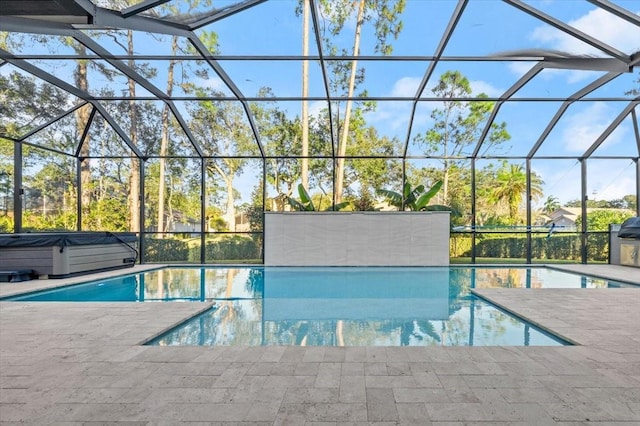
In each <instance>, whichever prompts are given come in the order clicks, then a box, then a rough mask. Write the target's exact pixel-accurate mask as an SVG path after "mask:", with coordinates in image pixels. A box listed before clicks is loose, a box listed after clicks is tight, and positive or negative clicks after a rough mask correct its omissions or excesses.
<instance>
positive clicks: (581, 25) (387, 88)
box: [0, 0, 640, 202]
mask: <svg viewBox="0 0 640 426" xmlns="http://www.w3.org/2000/svg"><path fill="white" fill-rule="evenodd" d="M98 3H99V4H100V2H98ZM107 3H108V2H107V1H106V0H104V1H102V3H101V4H102V5H104V4H107ZM229 3H231V2H227V1H223V2H215V1H214V4H222V5H226V4H229ZM456 3H457V2H455V1H451V0H408V2H407V7H406V10H405V12H404V14H403V15H402V18H401V19H402V22H403V29H402V31H401V32H400V33H399V36H398V38H397V39H396V40H393V41H392V44H393V55H405V56H432V55H434V52H435V51H436V48H437V46H438V43H439V42H440V37H441V35H442V32H443V30H444V28H445V27H446V25H447V23H448V21H449V18H450V16H451V14H452V12H453V10H454V8H455V6H456ZM527 3H528V4H530V5H531V6H533V7H535V8H537V9H539V10H541V11H543V12H544V13H547V14H549V15H551V16H553V17H554V18H557V19H559V20H562V21H565V22H567V23H568V24H569V25H571V26H573V27H575V28H576V29H578V30H580V31H582V32H584V33H586V34H587V35H589V36H592V37H595V38H597V39H600V40H602V41H603V42H604V43H606V44H608V45H610V46H612V47H613V48H615V49H617V50H619V51H622V52H624V53H625V54H631V53H633V52H636V51H640V28H639V27H637V26H634V25H632V24H630V23H628V22H626V21H624V20H621V19H619V18H617V17H615V16H614V15H612V14H609V13H608V12H606V11H603V10H601V9H598V8H597V7H596V6H594V5H592V4H590V3H588V2H586V1H578V0H539V1H529V2H527ZM615 3H616V4H618V5H621V6H623V7H625V8H627V9H629V10H632V11H633V12H634V13H636V14H640V0H619V1H616V2H615ZM172 4H180V5H182V4H184V3H181V2H172ZM296 4H297V2H296V1H295V0H271V1H268V2H266V3H262V4H260V5H257V6H255V7H253V8H251V9H248V10H246V11H243V12H241V13H238V14H235V15H232V16H230V17H228V18H226V19H223V20H221V21H217V22H216V23H214V24H211V25H209V26H207V27H205V28H203V29H202V30H198V31H197V32H196V33H197V34H202V33H203V32H204V31H215V32H216V33H217V34H218V40H219V46H220V53H221V54H222V55H285V56H286V55H300V54H301V34H302V23H301V18H300V17H297V16H295V15H294V14H293V13H292V10H293V9H294V8H295V5H296ZM151 12H153V11H151ZM354 28H355V19H354V15H352V16H351V17H350V19H348V20H347V22H346V24H345V29H344V30H343V32H342V33H341V34H340V35H338V36H337V37H336V38H335V39H334V42H335V43H336V44H337V45H338V46H339V47H340V48H344V49H346V50H347V51H350V50H351V45H352V41H353V30H354ZM137 37H139V42H137V43H136V50H137V52H138V53H143V54H144V53H147V54H169V53H170V50H169V46H168V44H167V43H163V42H159V41H158V40H157V39H153V38H150V37H148V36H143V35H137ZM373 40H375V38H374V37H373V34H372V30H371V27H370V26H369V27H365V29H364V31H363V34H362V45H361V51H360V53H361V54H362V55H376V56H377V55H379V53H377V52H376V50H375V43H374V41H373ZM100 41H101V43H102V44H103V46H104V47H105V48H107V49H109V50H111V51H112V52H115V53H121V52H122V51H121V49H120V48H119V47H117V46H115V45H113V44H112V43H111V44H110V43H109V40H108V39H106V38H101V39H100ZM65 49H66V48H65V47H64V46H58V50H57V53H64V52H65ZM539 49H544V50H553V51H561V52H569V53H572V54H582V55H589V56H603V55H604V54H603V53H602V52H600V51H598V50H596V49H595V48H593V47H592V46H589V45H587V44H586V43H584V42H582V41H580V40H577V39H575V38H573V37H571V36H568V35H566V34H564V33H562V32H560V31H558V30H556V29H555V28H553V27H551V26H550V25H547V24H544V23H542V22H541V21H538V20H536V19H534V18H533V17H531V16H529V15H527V14H526V13H524V12H522V11H520V10H518V9H516V8H515V7H512V6H510V5H509V4H507V3H504V2H500V1H492V0H491V1H490V0H472V1H470V2H469V4H468V6H467V7H466V9H465V11H464V14H463V16H462V18H461V19H460V21H459V22H458V24H457V27H456V31H455V33H454V34H453V36H452V37H451V39H450V40H449V42H448V44H447V46H446V48H445V50H444V52H443V55H444V56H446V57H455V56H479V55H496V56H500V55H503V54H505V53H513V52H525V53H530V52H532V51H534V50H539ZM317 52H318V50H317V47H316V45H315V40H312V42H311V46H310V54H311V55H316V54H317ZM17 53H20V52H17ZM325 53H326V52H325ZM220 64H221V66H222V67H223V68H224V70H225V71H226V72H227V73H228V75H229V76H230V77H231V78H232V79H233V80H234V82H235V83H236V84H237V86H238V88H239V89H240V91H241V92H242V93H243V94H245V95H247V96H255V95H256V93H257V91H258V89H259V88H261V87H263V86H268V87H271V89H272V90H273V93H274V94H275V95H276V96H300V93H301V72H300V69H301V62H300V61H285V60H283V61H278V62H276V63H268V62H265V61H250V60H248V61H244V60H243V61H224V60H222V61H220ZM156 65H158V67H159V68H162V66H161V65H162V63H161V62H158V63H157V64H156ZM359 65H361V66H363V67H364V68H365V70H366V71H365V82H364V83H363V85H362V86H361V89H366V90H367V91H368V93H369V95H370V96H380V97H395V96H409V97H413V96H415V95H416V90H417V88H418V86H419V84H420V82H421V81H422V79H423V76H424V73H425V70H426V67H427V65H428V62H427V61H424V60H412V61H403V62H394V63H382V62H374V61H363V60H361V61H359ZM533 65H534V63H533V62H526V61H520V62H508V61H495V62H488V63H481V62H471V61H466V62H462V61H448V62H442V63H440V64H439V65H438V66H437V67H436V68H435V70H434V73H433V76H432V78H431V79H430V81H429V82H428V84H427V87H426V89H425V90H424V91H423V93H422V97H429V96H432V92H431V89H432V88H433V86H434V85H435V83H436V81H437V78H438V77H439V76H440V75H441V74H442V73H444V72H446V71H448V70H459V71H461V72H462V73H463V74H464V75H465V76H466V77H467V78H468V79H469V81H470V83H471V87H472V89H473V93H474V94H477V93H480V92H482V93H485V94H487V95H488V96H490V97H491V96H495V97H498V96H501V95H502V94H504V93H505V91H506V90H508V89H509V88H510V87H511V86H512V85H513V84H514V83H515V82H516V81H517V80H518V79H519V78H520V77H521V76H522V75H523V74H524V73H526V72H527V71H528V70H529V69H530V68H531V67H532V66H533ZM56 67H58V68H57V69H56ZM310 67H311V70H310V76H311V83H310V95H311V96H324V95H325V89H324V86H323V84H322V73H321V69H320V68H319V66H318V65H317V64H316V63H314V62H312V63H311V64H310ZM2 68H7V67H2ZM2 68H0V72H6V71H5V70H3V69H2ZM48 68H49V70H50V72H52V73H55V72H56V71H57V72H62V71H61V70H62V69H64V65H62V66H61V65H53V64H49V65H48ZM603 74H604V72H601V71H600V72H594V71H573V70H559V69H545V70H544V71H542V72H541V73H539V74H538V75H537V76H536V77H534V78H533V80H531V81H530V82H529V83H528V84H527V85H526V86H525V87H524V88H522V89H521V90H520V91H518V92H517V93H516V94H515V96H514V98H518V97H522V98H525V97H542V98H545V97H562V96H568V95H571V94H573V93H575V92H577V91H578V90H580V89H582V88H583V87H584V86H585V85H586V84H588V83H590V82H591V81H593V80H595V79H596V78H598V77H600V76H602V75H603ZM638 79H639V74H638V72H637V71H636V72H635V73H625V74H623V75H621V76H620V77H618V78H617V79H616V80H614V81H613V82H612V83H611V84H609V85H607V87H606V88H603V89H599V90H596V91H595V92H594V93H592V94H590V95H589V96H588V97H591V98H597V97H624V92H625V91H627V90H629V89H630V88H632V87H638V85H639V84H638V83H637V82H636V81H637V80H638ZM123 81H124V80H123ZM152 81H153V82H154V83H155V84H156V85H157V86H158V87H159V88H163V87H164V84H165V83H163V81H164V76H163V75H162V73H160V74H159V75H158V76H156V77H155V78H154V79H153V80H152ZM201 82H202V83H206V84H207V85H208V86H210V87H215V88H219V89H223V90H225V92H226V93H230V91H229V90H228V89H225V88H224V86H223V83H222V82H221V81H220V80H219V79H216V78H211V79H210V80H208V81H204V80H202V81H201ZM103 84H110V85H112V86H114V90H116V92H117V91H118V90H121V89H124V88H125V87H126V86H125V85H124V84H122V83H120V85H119V86H118V85H117V84H116V83H113V82H111V83H108V82H103ZM144 93H145V91H144V90H143V89H141V88H140V89H139V90H138V94H144ZM626 98H627V99H626V100H625V101H623V102H603V101H591V102H576V103H574V104H572V105H571V106H570V107H569V108H568V110H567V112H566V113H565V115H564V116H563V120H562V121H561V122H560V123H559V124H558V125H557V126H556V127H555V128H554V129H553V130H552V131H551V133H550V134H549V137H548V138H547V140H546V141H545V142H544V143H543V144H542V146H541V147H540V149H539V151H538V153H537V155H539V156H554V157H556V156H559V157H576V156H580V155H581V154H582V153H584V151H585V150H586V149H587V148H588V147H589V146H590V145H591V144H592V143H593V141H594V140H595V139H597V137H598V136H599V135H600V134H601V133H602V132H603V131H604V130H605V129H606V128H607V126H608V125H609V124H610V123H611V121H612V120H613V118H615V117H616V116H617V115H618V114H619V112H620V111H622V109H624V108H625V107H626V106H627V104H628V99H630V98H629V97H628V96H627V97H626ZM560 105H561V104H560V103H559V102H524V101H522V102H514V103H508V104H505V105H503V106H502V108H501V109H500V112H499V114H498V115H497V117H496V121H497V122H502V121H504V122H506V123H507V129H508V131H509V133H510V134H511V137H512V139H511V141H510V143H511V148H510V150H509V152H508V155H513V156H525V155H526V154H527V153H528V152H529V150H530V149H531V147H532V146H533V145H534V144H535V143H536V141H537V140H538V138H539V136H540V133H541V132H542V130H543V129H544V128H545V127H546V125H547V123H548V122H549V120H550V119H551V118H552V117H553V115H554V114H555V113H556V111H557V109H558V108H559V107H560ZM325 106H326V104H325V103H323V102H319V101H314V102H311V103H310V109H311V113H312V114H314V113H317V112H318V111H319V110H320V109H321V108H323V107H325ZM439 106H440V104H439V103H436V102H419V103H418V105H417V108H416V116H415V120H414V123H413V126H412V130H411V133H410V134H409V136H408V120H409V114H410V112H411V108H412V102H411V101H393V102H392V101H380V102H378V103H377V108H376V110H375V111H373V112H371V113H368V114H367V115H366V119H367V122H368V123H372V124H374V125H375V127H376V129H377V130H378V132H379V133H380V134H382V135H385V136H389V137H396V138H398V139H400V140H402V141H404V140H405V139H407V137H408V138H409V141H410V143H409V154H410V155H411V154H414V155H420V154H421V150H420V147H419V146H417V145H415V144H413V143H412V140H413V138H414V137H415V135H416V134H418V133H424V132H425V131H426V130H428V129H429V127H430V126H431V125H432V123H433V121H432V119H431V118H430V113H431V111H432V110H433V109H434V108H437V107H439ZM282 108H284V109H286V110H288V111H289V112H290V114H292V115H297V114H299V110H300V102H286V103H284V102H283V103H282ZM489 154H491V152H490V153H489ZM596 155H603V156H607V157H611V156H627V157H628V156H637V155H638V148H637V145H636V143H635V140H634V139H633V127H632V123H631V119H630V118H627V119H626V120H624V121H623V123H622V125H621V126H620V127H619V129H618V130H616V131H615V132H614V133H613V134H612V135H611V136H610V137H609V138H607V140H606V141H605V142H604V143H603V144H602V146H601V147H600V148H599V149H598V150H597V151H596ZM514 161H515V162H517V163H520V164H523V163H524V160H514ZM532 167H533V170H534V171H535V172H536V173H537V174H539V175H540V176H541V177H542V179H543V180H544V182H545V183H544V190H545V197H546V196H547V195H553V196H555V197H557V198H558V199H559V200H560V201H561V202H567V201H569V200H574V199H577V198H579V197H580V165H579V164H578V162H577V161H576V160H573V159H567V160H558V161H544V160H535V159H534V160H533V162H532ZM587 170H588V175H587V187H588V190H587V192H588V194H589V195H590V197H595V198H598V199H614V198H620V197H622V196H624V195H626V194H631V193H635V192H636V167H635V164H634V163H633V162H632V161H630V160H611V159H606V160H605V159H602V160H600V159H598V160H596V159H594V160H589V161H588V162H587ZM237 182H238V185H239V186H243V185H245V186H246V185H248V184H249V183H251V184H254V183H255V178H254V177H253V176H251V175H249V174H246V175H245V176H241V177H239V179H238V180H237ZM240 189H241V193H242V198H243V201H247V199H248V197H249V194H250V192H251V188H248V189H246V190H245V189H242V188H240Z"/></svg>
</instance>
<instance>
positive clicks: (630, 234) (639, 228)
mask: <svg viewBox="0 0 640 426" xmlns="http://www.w3.org/2000/svg"><path fill="white" fill-rule="evenodd" d="M618 238H635V239H637V240H640V217H631V218H629V219H627V220H625V221H624V222H622V225H621V226H620V231H618Z"/></svg>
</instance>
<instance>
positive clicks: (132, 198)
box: [127, 31, 140, 232]
mask: <svg viewBox="0 0 640 426" xmlns="http://www.w3.org/2000/svg"><path fill="white" fill-rule="evenodd" d="M127 53H128V54H129V55H133V54H134V51H133V32H132V31H127ZM129 66H130V67H131V68H134V67H135V62H134V61H133V59H130V60H129ZM128 83H129V96H130V97H131V100H130V101H129V106H130V107H131V109H130V111H129V120H130V121H131V129H130V136H129V137H130V138H131V143H133V145H138V123H137V120H138V117H137V114H136V101H135V100H133V98H135V96H136V84H135V81H133V80H132V79H128ZM130 158H131V172H130V175H129V230H130V231H131V232H138V231H140V159H139V158H138V157H137V156H135V155H134V154H133V153H132V154H131V156H130Z"/></svg>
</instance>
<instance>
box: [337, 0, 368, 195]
mask: <svg viewBox="0 0 640 426" xmlns="http://www.w3.org/2000/svg"><path fill="white" fill-rule="evenodd" d="M363 15H364V0H360V4H359V6H358V17H357V19H356V33H355V37H354V40H353V56H354V57H356V56H358V55H359V54H360V32H361V31H362V23H363ZM357 71H358V61H357V60H355V59H354V60H353V62H352V63H351V76H350V77H349V91H348V94H347V97H348V98H349V99H348V100H347V104H346V108H345V112H344V123H343V124H342V135H341V137H340V142H339V144H338V165H337V168H336V193H335V194H334V198H335V202H336V204H338V203H341V202H342V192H343V190H344V160H345V159H344V156H345V155H346V153H347V141H348V140H349V120H350V119H351V105H352V103H353V102H352V101H351V97H352V96H353V92H354V90H355V85H356V73H357Z"/></svg>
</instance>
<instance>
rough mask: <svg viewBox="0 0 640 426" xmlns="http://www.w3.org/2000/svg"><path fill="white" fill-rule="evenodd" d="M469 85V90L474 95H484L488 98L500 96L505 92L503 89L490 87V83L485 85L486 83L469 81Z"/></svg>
mask: <svg viewBox="0 0 640 426" xmlns="http://www.w3.org/2000/svg"><path fill="white" fill-rule="evenodd" d="M469 84H470V85H471V90H472V93H473V94H474V95H476V94H479V93H484V94H485V95H487V96H489V97H490V98H493V97H498V96H502V94H503V93H504V92H505V91H504V90H503V89H498V88H497V87H494V86H492V85H491V83H487V82H486V81H481V80H473V81H469Z"/></svg>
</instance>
